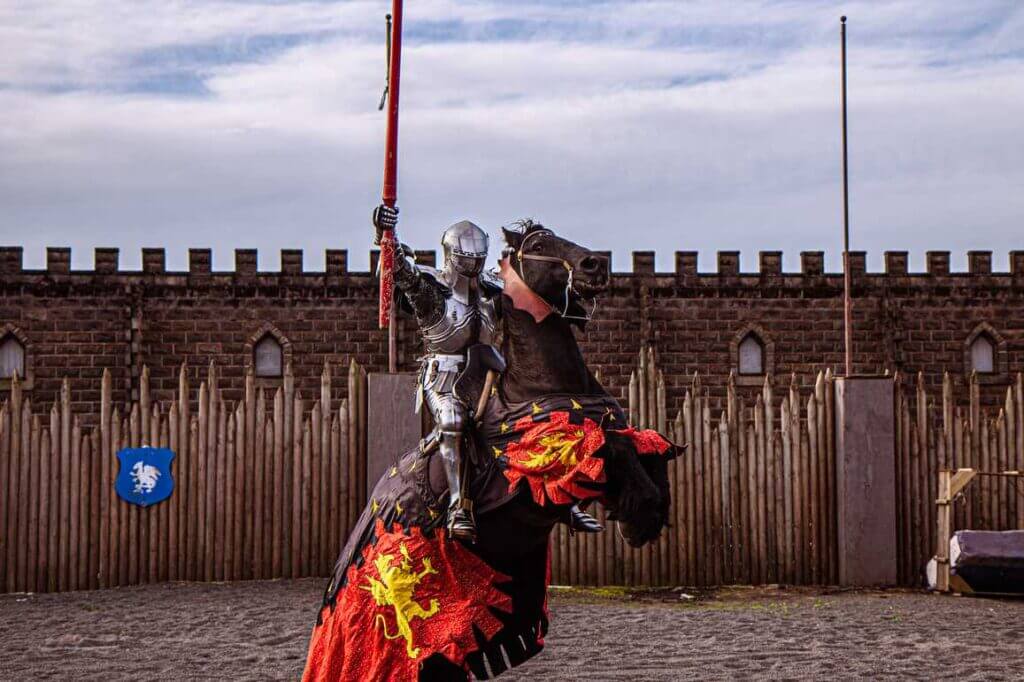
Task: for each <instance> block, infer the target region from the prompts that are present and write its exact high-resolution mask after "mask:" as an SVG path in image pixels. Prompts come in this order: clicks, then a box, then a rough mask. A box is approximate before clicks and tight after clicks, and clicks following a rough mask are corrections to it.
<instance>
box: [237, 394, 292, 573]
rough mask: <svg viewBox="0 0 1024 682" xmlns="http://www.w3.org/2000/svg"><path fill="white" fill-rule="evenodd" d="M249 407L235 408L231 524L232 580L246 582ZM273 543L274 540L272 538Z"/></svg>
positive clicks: (242, 404)
mask: <svg viewBox="0 0 1024 682" xmlns="http://www.w3.org/2000/svg"><path fill="white" fill-rule="evenodd" d="M278 391H279V392H280V389H278ZM247 410H248V406H247V405H246V403H245V402H242V403H239V405H238V406H237V407H236V408H235V452H234V457H233V462H234V464H233V465H232V467H231V468H232V469H233V472H232V473H233V474H234V475H233V477H232V479H231V480H232V500H233V510H232V513H231V523H232V526H233V530H232V533H231V536H232V540H233V544H232V547H231V563H232V568H233V569H234V570H233V577H232V580H244V579H245V578H246V577H247V576H248V572H247V571H246V569H245V565H244V561H245V558H246V553H245V542H246V538H245V529H246V517H247V516H249V513H248V510H247V509H246V507H245V503H246V497H245V493H246V488H245V473H246V472H245V459H246V450H245V449H246V447H247V445H246V426H245V425H246V418H247V417H246V411H247ZM271 542H273V538H271Z"/></svg>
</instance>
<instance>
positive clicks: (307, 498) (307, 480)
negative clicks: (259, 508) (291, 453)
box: [299, 419, 313, 577]
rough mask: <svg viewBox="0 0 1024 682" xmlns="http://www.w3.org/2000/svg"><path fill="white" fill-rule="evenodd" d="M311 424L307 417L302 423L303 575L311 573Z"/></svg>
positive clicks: (301, 524)
mask: <svg viewBox="0 0 1024 682" xmlns="http://www.w3.org/2000/svg"><path fill="white" fill-rule="evenodd" d="M312 440H313V434H312V424H311V422H310V420H309V419H306V421H305V422H304V423H303V425H302V477H301V482H302V489H301V492H300V499H301V500H302V505H301V509H302V514H301V518H300V525H299V527H300V530H301V532H302V541H301V545H300V548H301V550H300V551H301V555H300V559H301V560H300V562H299V564H300V566H301V573H300V575H302V576H303V577H305V576H309V575H312V574H313V564H312V561H311V560H312V555H311V552H310V535H311V531H312V486H313V452H312Z"/></svg>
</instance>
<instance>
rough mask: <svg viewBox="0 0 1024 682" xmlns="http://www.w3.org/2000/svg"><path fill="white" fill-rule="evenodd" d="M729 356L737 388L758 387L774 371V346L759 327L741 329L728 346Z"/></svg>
mask: <svg viewBox="0 0 1024 682" xmlns="http://www.w3.org/2000/svg"><path fill="white" fill-rule="evenodd" d="M729 355H730V366H731V368H732V371H733V372H734V373H735V375H736V383H737V385H739V386H760V385H761V384H763V383H764V379H765V376H767V375H769V374H773V373H774V371H775V344H774V343H773V342H772V340H771V337H770V336H769V335H768V333H767V332H766V331H765V330H764V329H763V328H762V327H761V326H760V325H756V324H748V325H745V326H743V327H741V328H740V330H739V331H737V332H736V334H735V336H733V339H732V342H731V343H730V344H729Z"/></svg>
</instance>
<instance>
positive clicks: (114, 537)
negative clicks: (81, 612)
mask: <svg viewBox="0 0 1024 682" xmlns="http://www.w3.org/2000/svg"><path fill="white" fill-rule="evenodd" d="M54 412H56V410H54ZM52 422H53V418H52V415H51V423H52ZM57 428H58V430H59V428H60V427H59V426H58V427H57ZM121 433H122V431H121V410H120V409H119V408H117V407H114V408H113V409H112V410H111V412H110V449H109V450H108V451H107V455H106V456H107V459H108V460H109V465H110V471H111V476H110V485H111V490H110V491H109V492H110V547H109V549H110V553H109V556H108V559H107V561H108V562H109V564H110V579H109V580H110V586H111V587H114V586H116V585H122V584H123V583H122V582H121V580H122V574H121V557H122V552H121V504H122V502H121V499H120V498H119V497H118V496H117V495H116V494H115V493H114V491H113V485H114V480H115V479H116V477H117V472H118V470H119V468H120V467H119V465H118V462H117V453H118V451H119V450H120V449H121V438H122V436H121ZM59 438H60V436H59V434H58V435H57V436H56V437H54V438H53V440H54V447H53V453H52V455H53V462H54V468H55V469H56V468H58V467H59V466H60V453H59V450H60V441H59ZM58 476H60V474H58ZM54 484H55V486H54V487H55V488H56V492H54V493H51V494H53V495H54V497H58V496H59V494H60V482H59V481H55V482H54ZM51 490H53V488H51ZM52 506H55V507H56V508H57V509H59V500H55V503H54V504H53V505H52ZM53 518H54V519H55V520H56V519H58V518H59V512H58V513H55V514H54V515H53ZM54 522H56V521H54ZM57 535H58V532H57V529H56V528H53V529H51V531H50V542H51V544H56V539H55V536H57ZM57 556H59V549H58V550H56V551H54V552H53V553H52V554H51V557H53V558H52V559H51V561H52V562H53V563H54V564H56V563H57V561H56V557H57ZM126 573H127V571H126ZM56 589H57V586H56V584H54V585H53V587H52V588H51V591H56Z"/></svg>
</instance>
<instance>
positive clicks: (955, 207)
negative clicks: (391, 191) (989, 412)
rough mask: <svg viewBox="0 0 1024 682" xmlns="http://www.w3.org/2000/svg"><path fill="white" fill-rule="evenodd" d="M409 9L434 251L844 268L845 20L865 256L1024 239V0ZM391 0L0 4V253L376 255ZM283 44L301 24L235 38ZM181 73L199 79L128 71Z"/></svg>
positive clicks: (419, 208) (407, 103)
mask: <svg viewBox="0 0 1024 682" xmlns="http://www.w3.org/2000/svg"><path fill="white" fill-rule="evenodd" d="M407 5H408V7H407V10H406V12H407V27H408V29H409V30H410V39H409V42H408V45H407V51H406V53H405V57H404V73H403V75H404V77H405V80H404V82H403V89H402V98H403V99H402V104H403V113H402V130H401V141H402V148H401V184H400V197H401V201H400V203H401V205H402V207H403V214H402V218H403V223H402V234H403V238H405V239H407V240H409V241H410V242H411V243H413V244H414V245H415V246H417V247H419V248H430V247H432V246H433V245H434V243H435V241H436V239H437V236H438V234H439V231H440V229H441V228H442V227H443V226H444V225H445V224H447V223H448V222H450V221H452V220H455V219H458V218H461V217H471V218H474V219H476V220H479V221H481V222H482V223H485V224H487V225H489V226H491V227H492V228H493V229H494V230H495V231H496V228H497V226H498V225H499V224H501V223H502V222H507V221H510V220H512V219H515V218H517V217H520V216H523V215H532V216H535V217H537V218H539V219H541V220H545V221H548V222H550V223H551V224H552V225H553V226H555V227H556V228H559V229H561V230H564V231H565V232H566V233H567V234H569V235H571V236H573V237H575V238H578V239H580V240H581V241H584V242H586V243H588V244H593V245H594V246H596V247H600V248H614V249H615V250H616V269H622V268H624V267H626V266H627V265H628V260H629V251H630V250H631V249H657V250H658V251H659V266H661V267H663V268H668V267H671V261H672V256H671V252H672V251H673V250H675V249H700V250H701V251H702V260H701V262H702V268H711V267H713V262H714V251H715V250H716V249H743V250H744V256H743V263H744V266H745V267H753V266H754V265H755V263H756V250H757V249H783V250H785V251H786V263H787V266H789V267H795V265H796V263H797V259H798V252H799V251H800V250H806V249H827V250H829V251H830V259H829V262H830V264H832V265H833V267H835V266H836V265H837V264H838V261H839V258H838V248H839V234H840V233H839V225H840V224H839V219H840V213H839V130H838V125H837V124H838V46H837V34H838V27H837V17H838V15H839V14H840V13H841V11H845V12H847V13H849V14H850V16H851V23H850V58H851V68H850V92H851V105H850V106H851V109H850V131H851V164H852V166H851V182H852V185H851V193H852V201H853V204H852V213H851V215H852V220H853V233H854V248H858V249H868V250H870V251H871V252H872V257H871V260H870V263H871V264H872V265H873V266H877V265H878V264H879V263H880V261H881V251H882V250H884V249H910V250H916V251H918V252H921V253H923V251H924V250H926V249H936V248H949V249H953V250H961V249H966V248H968V247H971V248H992V249H993V250H997V251H999V250H1004V251H1005V250H1008V249H1010V248H1024V243H1022V242H1021V239H1020V224H1021V222H1022V220H1021V218H1022V216H1024V199H1021V197H1020V194H1021V193H1020V192H1019V190H1018V188H1019V187H1021V186H1024V171H1022V170H1021V169H1020V167H1019V165H1020V164H1019V159H1020V158H1021V157H1022V156H1024V141H1022V138H1021V136H1020V134H1019V129H1018V128H1019V124H1018V121H1020V120H1022V119H1024V88H1022V87H1021V85H1020V83H1021V81H1020V77H1019V74H1020V67H1021V61H1022V59H1024V45H1022V43H1021V39H1020V38H1019V36H1020V35H1021V32H1020V31H1019V30H1011V29H1013V28H1014V27H1016V28H1017V29H1019V28H1020V27H1021V24H1022V19H1021V15H1022V12H1021V11H1018V10H1016V6H1015V5H1013V4H1012V3H1005V2H1004V3H999V2H985V3H981V2H979V3H970V4H969V5H968V4H966V3H964V4H958V5H955V6H953V7H942V8H938V7H937V6H936V4H934V3H927V2H910V1H904V2H892V3H876V2H872V3H844V4H828V3H798V2H747V3H721V2H708V1H705V2H693V3H679V2H633V3H630V2H601V3H593V4H590V5H585V4H577V3H572V4H565V5H563V4H558V3H544V2H503V3H501V2H454V1H451V2H443V1H440V0H433V1H427V0H423V1H418V2H416V3H407ZM386 6H387V3H384V2H342V3H327V2H322V3H317V2H297V3H241V2H184V1H183V0H178V1H177V2H159V3H157V2H148V1H147V2H137V1H132V2H114V1H111V0H108V1H107V2H104V3H95V2H85V0H78V1H77V2H70V1H69V2H62V3H24V2H21V3H19V2H15V3H13V4H6V5H5V6H4V8H3V9H0V26H2V27H4V28H0V40H2V41H3V43H4V44H5V45H8V46H10V48H11V49H5V53H6V54H5V57H6V56H7V55H11V58H10V59H8V60H6V61H5V62H3V63H0V87H2V88H3V89H0V111H2V112H3V113H0V205H2V206H4V214H3V217H2V218H0V230H2V233H0V242H4V243H19V244H24V245H25V246H26V261H27V262H28V263H29V264H32V265H39V264H40V263H41V262H42V259H43V247H44V246H45V245H47V244H50V245H57V244H61V245H64V244H70V245H72V246H73V247H75V248H76V249H77V252H76V254H75V258H74V262H75V265H76V267H88V266H90V264H91V257H92V256H91V247H92V246H96V245H117V246H121V247H122V249H123V251H124V255H123V256H122V261H123V262H124V263H125V264H128V265H131V264H135V265H137V264H138V261H139V256H138V252H137V249H138V247H140V246H143V245H146V246H151V245H161V246H166V247H167V248H168V260H169V264H170V265H171V266H172V267H183V266H184V263H185V249H186V248H187V247H189V246H213V247H214V248H215V266H216V267H219V268H229V267H231V264H232V255H231V249H233V248H234V247H251V246H256V247H259V248H261V249H262V252H261V266H262V267H265V268H275V267H277V262H278V261H277V253H276V250H277V249H280V248H294V247H301V248H305V249H306V250H307V252H308V253H307V256H306V261H307V267H315V266H318V265H319V264H321V263H322V258H323V253H322V252H323V249H324V248H337V247H342V248H344V247H347V248H349V249H350V250H351V251H352V252H353V254H352V257H351V261H352V262H353V264H354V265H362V266H365V263H366V255H365V254H366V252H367V251H368V249H369V238H368V235H369V229H368V226H367V223H368V219H367V217H368V215H369V212H370V209H371V208H372V206H373V205H374V203H375V202H376V201H377V199H376V197H377V195H378V194H379V178H380V166H381V156H382V149H381V147H382V140H383V117H382V115H381V114H379V113H378V112H377V111H376V109H375V105H376V101H377V98H378V97H379V94H380V90H381V87H382V85H383V80H384V68H383V67H384V64H383V49H382V46H381V45H380V40H379V38H380V34H381V32H382V28H383V27H382V18H381V14H382V13H383V11H384V9H385V7H386ZM940 9H941V11H940ZM455 20H458V23H457V24H454V25H448V23H446V22H454V21H455ZM516 22H518V23H516ZM522 22H527V23H528V24H529V28H523V26H522V25H521V23H522ZM438 26H440V27H441V28H439V29H438V30H439V31H442V33H443V36H441V37H436V38H431V37H430V36H431V35H433V34H432V33H431V32H430V31H427V30H425V29H426V28H427V27H438ZM417 28H418V29H421V31H420V32H419V33H417V32H416V29H417ZM275 35H276V36H283V35H287V36H293V37H294V36H308V37H307V38H304V39H298V38H293V39H289V40H288V41H283V42H281V43H280V44H279V45H275V46H274V47H273V49H258V50H257V49H254V50H253V52H252V54H249V53H247V52H246V51H245V49H244V46H245V44H246V40H247V39H252V41H253V44H254V45H255V44H257V43H259V44H263V43H260V40H263V39H264V38H266V37H267V36H275ZM239 45H241V46H242V47H241V48H240V47H239ZM140 55H142V56H141V57H140ZM162 69H180V70H182V71H185V72H187V73H188V74H191V75H192V76H194V77H195V78H197V79H199V80H201V82H202V84H203V86H204V87H205V92H204V93H203V94H202V95H201V96H182V95H181V94H171V93H162V92H160V91H159V88H152V87H147V88H134V89H133V88H132V87H131V84H132V83H134V82H136V81H138V80H139V79H140V77H142V76H145V77H150V76H152V75H153V74H154V73H157V74H159V73H160V72H161V70H162ZM3 84H6V87H3ZM996 258H997V261H996V262H997V264H998V263H1002V262H1003V261H1004V260H1005V259H1004V258H1003V257H1002V256H999V255H997V257H996ZM914 262H916V263H921V262H922V257H920V256H918V257H916V258H915V259H914Z"/></svg>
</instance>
